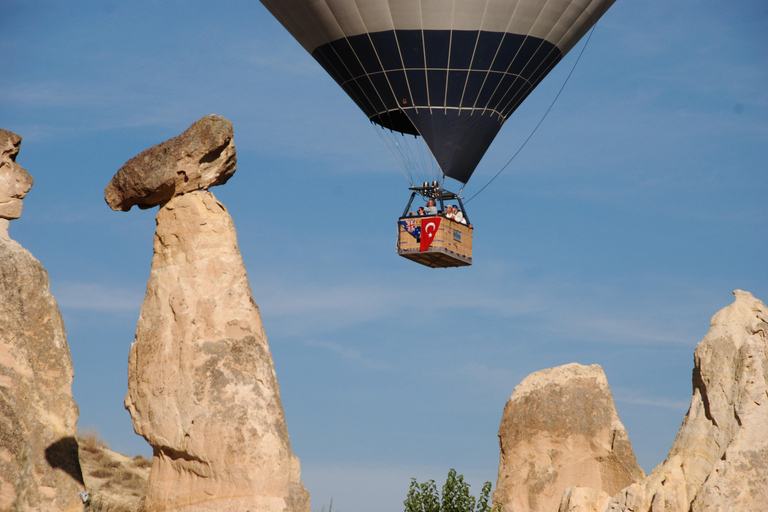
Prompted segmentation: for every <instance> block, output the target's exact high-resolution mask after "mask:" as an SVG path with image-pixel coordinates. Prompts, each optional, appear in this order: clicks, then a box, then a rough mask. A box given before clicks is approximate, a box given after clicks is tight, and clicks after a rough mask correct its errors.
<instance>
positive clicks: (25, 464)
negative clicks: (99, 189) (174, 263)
mask: <svg viewBox="0 0 768 512" xmlns="http://www.w3.org/2000/svg"><path fill="white" fill-rule="evenodd" d="M8 134H10V136H9V135H8ZM8 141H11V143H10V144H8ZM20 142H21V138H20V137H19V136H18V135H15V134H12V133H11V132H7V131H5V130H0V147H2V164H3V165H2V167H0V198H8V197H12V198H14V199H16V200H18V203H19V208H18V210H17V211H18V212H19V213H20V212H21V208H20V203H21V198H23V197H24V196H25V195H26V193H27V192H28V191H29V188H30V187H31V186H32V179H31V177H30V176H29V174H27V172H26V171H24V169H23V168H21V166H19V165H16V164H15V162H14V159H15V156H16V153H18V146H19V143H20ZM9 145H10V146H11V147H13V148H15V149H12V150H10V151H8V147H9ZM8 162H11V163H10V164H9V163H8ZM0 200H1V199H0ZM14 211H16V210H14ZM12 218H13V217H12ZM2 220H3V224H2V225H1V226H0V227H1V228H3V232H2V233H0V510H13V509H17V510H30V511H50V512H63V511H66V512H73V511H81V510H83V502H82V500H81V498H80V497H79V496H78V492H81V491H83V490H84V488H83V476H82V472H81V470H80V462H79V459H78V455H77V440H76V438H75V434H76V432H77V417H78V409H77V405H76V404H75V401H74V399H73V398H72V378H73V376H74V371H73V369H72V359H71V356H70V352H69V345H68V344H67V338H66V335H65V333H64V322H63V321H62V318H61V314H60V312H59V308H58V306H57V304H56V300H55V299H54V298H53V296H52V295H51V292H50V288H49V285H48V274H47V272H46V271H45V269H44V268H43V266H42V265H41V264H40V262H39V261H37V260H36V259H35V258H34V257H33V256H32V254H30V252H29V251H27V250H26V249H24V248H23V247H22V246H21V245H19V244H18V243H17V242H15V241H13V240H11V239H10V238H8V234H7V226H8V219H7V218H6V219H2Z"/></svg>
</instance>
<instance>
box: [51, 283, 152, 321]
mask: <svg viewBox="0 0 768 512" xmlns="http://www.w3.org/2000/svg"><path fill="white" fill-rule="evenodd" d="M51 286H52V292H53V294H54V296H55V297H56V301H57V302H58V304H59V307H60V308H61V309H72V310H81V311H96V312H111V313H138V311H139V308H140V307H141V303H142V301H143V300H144V292H143V291H140V290H138V289H136V288H122V287H111V286H108V285H106V284H101V283H83V282H75V281H64V282H57V283H53V284H52V285H51Z"/></svg>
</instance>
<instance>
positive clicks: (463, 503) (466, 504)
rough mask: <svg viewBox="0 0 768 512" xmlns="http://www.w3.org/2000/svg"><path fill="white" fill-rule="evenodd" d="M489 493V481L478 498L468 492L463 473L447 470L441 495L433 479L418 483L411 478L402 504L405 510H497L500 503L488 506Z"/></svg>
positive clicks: (417, 511)
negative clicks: (406, 495) (458, 473)
mask: <svg viewBox="0 0 768 512" xmlns="http://www.w3.org/2000/svg"><path fill="white" fill-rule="evenodd" d="M490 495H491V482H485V484H484V485H483V490H482V493H481V494H480V498H479V499H478V500H475V497H474V496H472V495H471V494H469V484H468V483H466V482H465V481H464V476H463V475H457V474H456V470H455V469H451V470H450V471H448V478H447V479H446V480H445V485H443V493H442V497H441V496H440V494H439V493H438V492H437V486H436V485H435V481H434V480H427V481H426V482H424V483H422V484H420V483H419V482H417V481H416V479H415V478H411V487H410V489H408V497H407V498H406V499H405V501H404V502H403V504H404V505H405V512H499V511H500V510H501V505H500V504H496V505H494V506H493V507H489V506H488V500H489V498H490Z"/></svg>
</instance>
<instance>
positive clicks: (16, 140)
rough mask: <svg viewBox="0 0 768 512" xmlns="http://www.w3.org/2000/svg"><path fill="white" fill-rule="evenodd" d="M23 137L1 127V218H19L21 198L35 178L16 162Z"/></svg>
mask: <svg viewBox="0 0 768 512" xmlns="http://www.w3.org/2000/svg"><path fill="white" fill-rule="evenodd" d="M20 146H21V137H20V136H18V135H16V134H15V133H13V132H9V131H8V130H2V129H0V219H8V220H11V219H18V218H19V216H20V215H21V200H22V199H24V197H25V196H26V195H27V192H29V189H31V188H32V184H33V183H34V180H33V179H32V176H30V175H29V173H28V172H27V171H25V170H24V168H23V167H22V166H20V165H19V164H17V163H16V155H18V154H19V147H20Z"/></svg>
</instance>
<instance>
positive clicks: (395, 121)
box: [371, 110, 421, 135]
mask: <svg viewBox="0 0 768 512" xmlns="http://www.w3.org/2000/svg"><path fill="white" fill-rule="evenodd" d="M371 121H372V122H374V123H376V124H378V125H379V126H381V127H383V128H386V129H388V130H393V131H396V132H400V133H403V134H407V135H421V134H420V133H419V131H418V130H417V129H416V127H415V126H414V125H413V123H412V122H411V120H410V119H409V118H408V115H407V114H406V113H405V112H403V111H402V110H388V111H387V112H381V113H378V114H376V115H374V116H372V117H371Z"/></svg>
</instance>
